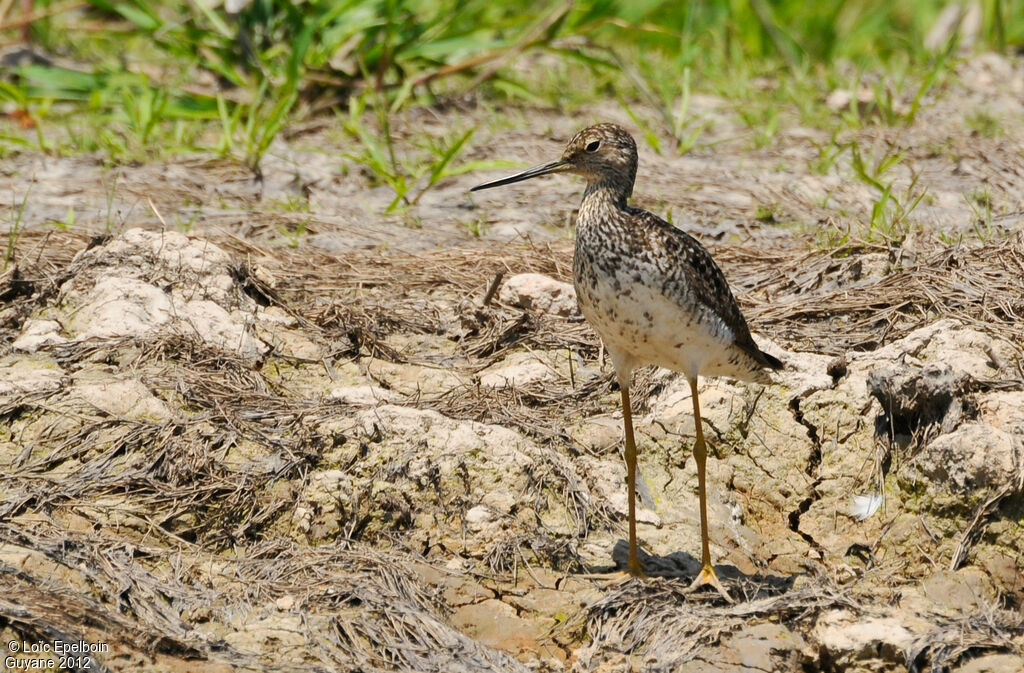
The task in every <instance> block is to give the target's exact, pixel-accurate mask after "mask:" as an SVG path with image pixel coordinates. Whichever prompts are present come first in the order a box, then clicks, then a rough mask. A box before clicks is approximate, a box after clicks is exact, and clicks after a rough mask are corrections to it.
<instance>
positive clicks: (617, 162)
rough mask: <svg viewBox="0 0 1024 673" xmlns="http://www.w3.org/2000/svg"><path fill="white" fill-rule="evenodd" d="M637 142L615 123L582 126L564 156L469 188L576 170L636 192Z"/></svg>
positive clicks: (592, 179) (595, 180)
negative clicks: (634, 181) (634, 187)
mask: <svg viewBox="0 0 1024 673" xmlns="http://www.w3.org/2000/svg"><path fill="white" fill-rule="evenodd" d="M636 162H637V155H636V142H634V141H633V136H631V135H629V132H628V131H626V129H624V128H622V127H621V126H618V125H616V124H596V125H594V126H588V127H587V128H585V129H583V130H582V131H580V132H579V133H577V134H576V135H575V136H573V138H572V140H570V141H569V144H568V145H566V146H565V151H563V152H562V158H561V159H559V160H557V161H552V162H549V163H546V164H540V165H539V166H534V167H533V168H528V169H526V170H525V171H523V172H522V173H516V174H515V175H510V176H508V177H507V178H501V179H500V180H494V181H493V182H485V183H484V184H482V185H477V186H476V187H473V188H472V189H471V190H470V191H474V192H475V191H477V190H480V189H489V188H491V187H500V186H502V185H509V184H512V183H513V182H520V181H522V180H529V179H530V178H536V177H538V176H541V175H547V174H548V173H575V174H576V175H579V176H581V177H582V178H584V179H585V180H586V181H587V183H588V184H591V185H596V184H608V185H610V186H616V187H619V188H620V189H622V190H623V191H625V193H626V195H627V196H628V195H629V193H631V192H632V191H633V180H634V179H635V178H636Z"/></svg>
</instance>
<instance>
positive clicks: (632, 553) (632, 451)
mask: <svg viewBox="0 0 1024 673" xmlns="http://www.w3.org/2000/svg"><path fill="white" fill-rule="evenodd" d="M630 378H631V377H630V376H625V377H619V390H621V391H622V424H623V425H624V426H625V429H626V489H627V491H628V493H627V496H626V497H627V498H628V501H629V565H628V566H627V567H626V570H627V571H628V572H629V574H630V575H632V576H633V577H643V576H644V567H643V566H642V565H641V564H640V557H639V556H638V555H637V550H636V441H635V440H634V439H633V410H632V408H631V406H630V402H629V383H630V382H629V379H630ZM623 379H625V380H623Z"/></svg>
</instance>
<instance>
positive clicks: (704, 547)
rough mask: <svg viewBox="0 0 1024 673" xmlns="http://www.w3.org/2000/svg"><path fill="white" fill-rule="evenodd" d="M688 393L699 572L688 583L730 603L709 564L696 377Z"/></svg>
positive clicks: (704, 453)
mask: <svg viewBox="0 0 1024 673" xmlns="http://www.w3.org/2000/svg"><path fill="white" fill-rule="evenodd" d="M690 395H691V397H693V423H694V428H696V430H695V432H696V435H697V438H696V440H695V441H694V444H693V460H694V462H696V463H697V494H698V496H699V497H700V572H699V573H697V577H696V579H694V580H693V584H691V585H690V589H691V590H693V589H697V588H699V587H702V586H704V585H710V586H712V587H714V588H715V589H717V590H718V593H720V594H722V597H723V598H725V600H727V601H729V602H730V603H732V602H733V601H732V598H730V596H729V592H727V591H726V590H725V587H724V586H722V582H721V581H720V580H719V579H718V575H716V574H715V567H714V566H713V565H711V542H710V538H709V535H708V492H707V474H706V472H705V470H706V467H707V462H708V449H707V445H706V444H704V429H703V428H702V427H701V421H700V401H699V400H698V399H697V377H695V376H694V377H692V378H690Z"/></svg>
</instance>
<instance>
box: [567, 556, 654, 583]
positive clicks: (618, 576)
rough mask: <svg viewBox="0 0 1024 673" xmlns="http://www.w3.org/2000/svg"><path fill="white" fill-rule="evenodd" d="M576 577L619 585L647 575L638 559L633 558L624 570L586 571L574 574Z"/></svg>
mask: <svg viewBox="0 0 1024 673" xmlns="http://www.w3.org/2000/svg"><path fill="white" fill-rule="evenodd" d="M576 577H579V578H581V579H587V580H594V581H597V582H603V583H604V584H606V585H607V586H621V585H623V584H626V583H627V582H629V581H630V580H634V579H637V580H641V579H644V578H645V577H647V575H646V574H645V573H644V566H643V564H642V563H640V560H639V559H634V560H633V561H631V562H630V563H629V566H628V567H627V569H626V570H616V571H615V572H611V573H588V574H586V575H576Z"/></svg>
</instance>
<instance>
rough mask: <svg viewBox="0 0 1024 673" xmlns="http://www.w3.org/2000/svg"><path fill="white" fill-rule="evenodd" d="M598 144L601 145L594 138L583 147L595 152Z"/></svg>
mask: <svg viewBox="0 0 1024 673" xmlns="http://www.w3.org/2000/svg"><path fill="white" fill-rule="evenodd" d="M600 146H601V141H600V140H595V141H593V142H590V143H587V146H586V147H584V148H583V149H585V150H586V151H588V152H596V151H597V148H598V147H600Z"/></svg>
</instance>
